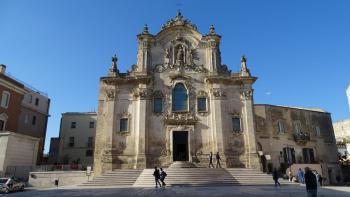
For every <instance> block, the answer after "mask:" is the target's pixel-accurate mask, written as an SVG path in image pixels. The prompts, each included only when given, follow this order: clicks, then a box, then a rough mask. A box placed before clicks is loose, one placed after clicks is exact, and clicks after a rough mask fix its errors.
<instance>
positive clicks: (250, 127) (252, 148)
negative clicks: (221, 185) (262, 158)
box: [241, 88, 260, 169]
mask: <svg viewBox="0 0 350 197" xmlns="http://www.w3.org/2000/svg"><path fill="white" fill-rule="evenodd" d="M241 98H242V102H243V114H242V123H243V133H244V135H245V141H246V154H247V162H246V167H248V168H256V169H260V162H259V156H258V154H257V149H256V138H255V125H254V103H253V90H252V89H251V88H247V89H243V90H241Z"/></svg>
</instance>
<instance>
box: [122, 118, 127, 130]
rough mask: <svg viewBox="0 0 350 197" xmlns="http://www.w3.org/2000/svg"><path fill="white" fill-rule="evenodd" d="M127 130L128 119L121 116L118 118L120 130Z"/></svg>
mask: <svg viewBox="0 0 350 197" xmlns="http://www.w3.org/2000/svg"><path fill="white" fill-rule="evenodd" d="M127 131H128V119H127V118H121V119H120V132H127Z"/></svg>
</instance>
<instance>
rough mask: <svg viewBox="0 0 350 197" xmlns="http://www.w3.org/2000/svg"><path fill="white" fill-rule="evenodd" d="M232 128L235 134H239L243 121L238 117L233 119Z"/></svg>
mask: <svg viewBox="0 0 350 197" xmlns="http://www.w3.org/2000/svg"><path fill="white" fill-rule="evenodd" d="M232 128H233V132H235V133H239V132H240V131H241V119H240V118H238V117H233V118H232Z"/></svg>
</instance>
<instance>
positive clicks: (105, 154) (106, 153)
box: [101, 150, 113, 163]
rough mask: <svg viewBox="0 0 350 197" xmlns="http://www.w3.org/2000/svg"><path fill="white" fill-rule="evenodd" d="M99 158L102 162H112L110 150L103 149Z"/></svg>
mask: <svg viewBox="0 0 350 197" xmlns="http://www.w3.org/2000/svg"><path fill="white" fill-rule="evenodd" d="M101 160H102V162H103V163H112V161H113V154H112V150H104V151H103V154H102V159H101Z"/></svg>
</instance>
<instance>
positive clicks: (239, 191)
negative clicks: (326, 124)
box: [0, 186, 350, 197]
mask: <svg viewBox="0 0 350 197" xmlns="http://www.w3.org/2000/svg"><path fill="white" fill-rule="evenodd" d="M318 194H319V195H318V196H330V197H331V196H332V197H333V196H350V187H324V188H321V189H320V190H319V193H318ZM0 196H11V197H33V196H35V197H44V196H45V197H46V196H47V197H53V196H60V197H77V196H89V197H93V196H103V197H108V196H118V197H121V196H128V197H129V196H157V197H165V196H178V197H180V196H191V197H196V196H198V197H203V196H211V197H212V196H214V197H215V196H269V197H270V196H283V197H287V196H293V197H303V196H307V195H306V192H305V187H304V186H285V187H283V186H282V187H281V188H275V187H273V186H271V187H268V186H258V187H257V186H234V187H232V186H231V187H168V188H164V189H159V188H158V189H155V188H135V187H123V188H122V187H120V188H77V187H66V188H60V189H56V188H55V189H42V190H36V189H31V190H30V191H25V192H19V193H12V194H8V195H5V194H3V195H1V194H0Z"/></svg>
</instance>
